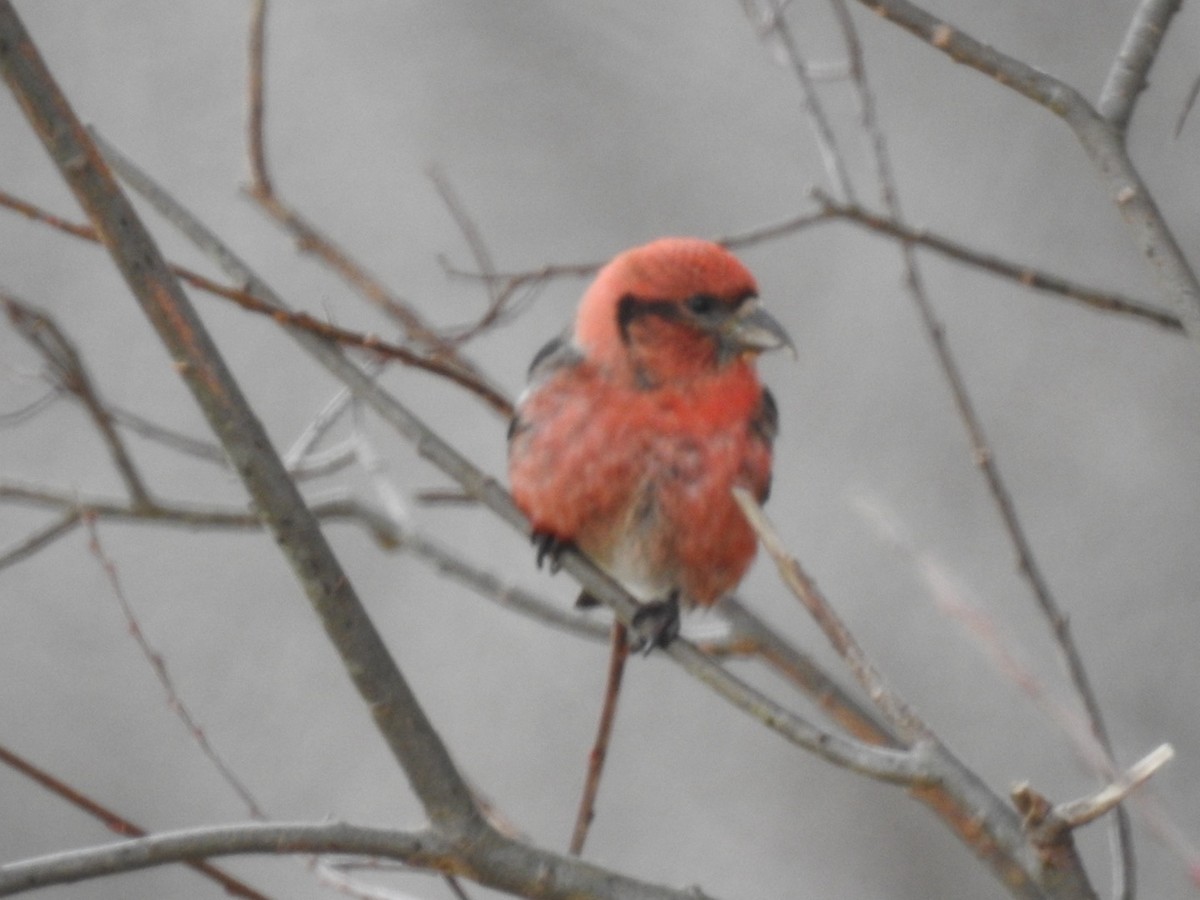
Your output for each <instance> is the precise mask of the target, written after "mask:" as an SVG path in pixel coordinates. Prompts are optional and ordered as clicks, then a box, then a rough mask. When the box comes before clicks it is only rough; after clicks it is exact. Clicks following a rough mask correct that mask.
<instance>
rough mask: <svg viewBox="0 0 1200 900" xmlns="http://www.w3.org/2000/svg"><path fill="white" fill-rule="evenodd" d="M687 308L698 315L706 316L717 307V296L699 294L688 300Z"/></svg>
mask: <svg viewBox="0 0 1200 900" xmlns="http://www.w3.org/2000/svg"><path fill="white" fill-rule="evenodd" d="M687 308H688V310H690V311H691V312H693V313H695V314H696V315H698V316H706V315H708V314H709V313H711V312H712V311H713V310H715V309H716V308H717V298H716V297H714V296H713V295H712V294H697V295H696V296H694V297H692V298H690V299H689V300H688V301H687Z"/></svg>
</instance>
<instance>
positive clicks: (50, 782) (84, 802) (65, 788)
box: [0, 744, 270, 900]
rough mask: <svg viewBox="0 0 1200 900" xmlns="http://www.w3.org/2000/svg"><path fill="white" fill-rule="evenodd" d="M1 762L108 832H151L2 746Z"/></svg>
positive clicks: (192, 863)
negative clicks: (98, 822) (102, 825)
mask: <svg viewBox="0 0 1200 900" xmlns="http://www.w3.org/2000/svg"><path fill="white" fill-rule="evenodd" d="M0 763H3V764H4V765H6V766H8V767H9V768H10V769H13V770H14V771H16V772H20V773H21V774H22V775H24V776H25V777H26V778H28V779H30V780H31V781H35V782H37V783H38V784H40V785H41V786H42V787H44V788H45V789H46V790H48V791H50V793H52V794H54V795H55V796H57V797H60V798H61V799H63V800H66V801H67V802H68V803H70V804H71V805H72V806H74V807H75V808H76V809H80V810H83V812H85V813H87V814H88V815H89V816H92V817H93V818H95V819H99V820H100V821H101V822H103V823H104V827H105V828H107V829H108V830H109V831H112V832H115V833H116V834H119V835H121V836H122V837H144V836H145V835H146V834H147V833H148V832H147V831H146V830H145V829H143V828H142V827H141V826H139V825H137V824H135V823H133V822H131V821H130V820H129V819H126V818H125V817H124V816H121V815H119V814H118V813H116V812H114V811H113V810H111V809H109V808H108V807H107V806H104V805H103V804H102V803H98V802H97V801H95V800H93V799H92V798H91V797H89V796H88V795H87V794H84V793H83V792H82V791H79V790H77V789H75V788H73V787H71V786H70V785H69V784H67V783H66V782H64V781H62V780H61V779H59V778H55V777H54V776H53V775H51V774H50V773H49V772H47V771H46V770H45V769H42V768H39V767H38V766H35V765H34V764H33V763H31V762H30V761H29V760H27V759H25V758H24V757H23V756H20V755H18V754H17V753H14V752H13V751H12V750H10V749H8V748H7V747H5V746H3V745H2V744H0ZM180 862H182V863H183V865H185V866H187V867H188V868H190V869H194V870H195V871H197V872H199V873H200V874H201V875H203V876H204V877H205V878H209V879H212V880H213V881H215V882H216V883H217V884H219V885H221V887H222V888H224V889H225V891H226V893H228V894H231V895H233V896H235V897H246V898H249V900H270V898H269V897H268V896H267V895H266V894H263V893H260V892H259V891H256V890H255V889H254V888H252V887H250V886H249V885H248V884H246V883H245V882H244V881H241V880H240V879H238V878H235V877H234V876H232V875H230V874H228V873H227V872H225V871H224V870H223V869H220V868H218V867H217V866H214V865H212V864H211V863H208V862H205V861H204V860H202V859H185V860H180Z"/></svg>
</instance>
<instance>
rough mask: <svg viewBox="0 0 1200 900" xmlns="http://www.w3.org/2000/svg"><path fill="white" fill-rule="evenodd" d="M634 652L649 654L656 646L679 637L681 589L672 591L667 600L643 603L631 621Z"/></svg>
mask: <svg viewBox="0 0 1200 900" xmlns="http://www.w3.org/2000/svg"><path fill="white" fill-rule="evenodd" d="M630 631H631V634H632V636H633V640H632V641H631V642H630V645H629V649H630V650H631V651H632V652H633V653H641V654H642V655H643V656H649V655H650V651H651V650H653V649H654V648H655V647H664V648H665V647H666V646H667V645H668V644H670V643H671V641H673V640H675V638H677V637H679V591H672V592H671V594H670V596H669V597H667V599H666V600H655V601H653V602H651V603H643V604H642V605H641V606H640V607H638V611H637V612H636V613H634V614H633V621H632V622H630Z"/></svg>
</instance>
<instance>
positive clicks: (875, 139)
mask: <svg viewBox="0 0 1200 900" xmlns="http://www.w3.org/2000/svg"><path fill="white" fill-rule="evenodd" d="M903 2H907V0H903ZM831 3H832V8H833V10H834V13H835V16H836V18H837V21H838V25H839V27H840V28H841V31H842V36H843V41H844V43H845V45H846V53H847V56H848V58H849V60H850V70H851V78H852V81H853V83H854V85H855V92H856V96H857V98H858V104H859V119H860V122H861V125H862V130H863V134H864V136H865V137H866V139H867V142H868V144H869V146H870V150H871V159H872V161H873V163H874V165H875V169H876V176H877V180H878V186H879V193H880V198H881V200H882V203H883V208H884V210H885V211H886V212H887V214H888V216H889V217H891V218H892V219H894V220H896V221H898V222H902V221H903V218H904V217H903V213H902V211H901V204H900V197H899V191H898V189H897V186H896V180H895V175H894V173H893V171H892V162H891V155H890V154H889V152H888V148H887V141H886V139H885V137H884V133H883V129H882V127H881V126H880V124H879V120H878V116H877V113H876V108H875V96H874V93H873V92H872V90H871V86H870V82H869V80H868V77H867V72H866V59H865V57H864V55H863V51H862V44H861V42H860V41H859V37H858V29H857V28H856V27H855V25H854V20H853V18H852V17H851V15H850V10H849V7H848V0H831ZM910 5H911V4H910ZM923 15H924V14H923ZM931 39H932V36H931ZM937 39H938V40H939V41H943V42H944V40H953V39H954V35H953V34H951V35H950V36H949V37H947V36H946V34H945V33H944V32H941V33H939V34H938V35H937ZM968 40H969V39H968ZM939 46H940V44H939ZM1034 74H1035V75H1037V74H1038V73H1034ZM1039 77H1040V76H1039ZM900 251H901V259H902V263H903V269H904V279H905V285H906V287H907V289H908V294H909V297H910V298H911V300H912V302H913V305H914V307H915V308H916V310H917V314H918V316H919V318H920V320H921V324H922V327H923V328H924V330H925V333H926V336H927V337H928V339H929V342H930V345H931V347H932V349H933V352H934V356H935V358H936V359H937V362H938V365H939V367H940V368H941V370H942V374H943V377H944V378H945V380H946V383H947V385H948V386H949V388H950V392H951V394H952V396H953V398H954V405H955V408H956V409H957V411H958V414H959V418H960V420H961V421H962V423H963V427H964V428H965V430H966V432H967V439H968V441H969V443H970V447H971V453H972V457H973V459H974V460H975V463H976V465H977V466H978V467H979V468H980V470H981V471H982V473H983V476H984V479H985V481H986V482H987V485H988V489H989V490H990V492H991V494H992V498H993V500H994V502H995V505H996V508H997V511H998V512H999V514H1000V518H1001V521H1002V522H1003V524H1004V527H1005V530H1006V531H1007V533H1008V536H1009V540H1010V542H1011V544H1012V546H1013V549H1014V552H1015V553H1016V557H1017V564H1018V566H1019V568H1020V571H1021V573H1022V575H1024V576H1025V579H1026V581H1027V582H1028V583H1029V586H1030V588H1031V590H1032V592H1033V595H1034V598H1035V601H1036V602H1037V605H1038V607H1039V609H1040V610H1041V611H1042V613H1043V615H1044V616H1045V617H1046V619H1047V620H1048V622H1049V623H1050V625H1051V629H1052V632H1053V635H1054V638H1055V641H1056V646H1057V647H1058V648H1059V652H1060V657H1061V658H1062V659H1063V661H1064V662H1065V664H1066V667H1067V670H1068V673H1069V675H1070V678H1071V683H1072V685H1073V686H1074V688H1075V691H1076V693H1077V694H1078V695H1079V698H1080V700H1081V702H1082V703H1083V706H1084V709H1085V711H1086V713H1087V716H1088V719H1089V721H1090V723H1091V725H1092V729H1093V731H1094V732H1095V733H1096V738H1097V740H1098V741H1099V743H1100V745H1101V746H1102V747H1103V748H1104V750H1105V752H1106V753H1108V754H1109V756H1110V757H1111V756H1112V748H1111V744H1110V742H1109V740H1108V736H1107V733H1106V730H1105V726H1104V718H1103V715H1102V713H1101V711H1100V705H1099V702H1098V701H1097V699H1096V696H1095V694H1094V692H1093V690H1092V687H1091V682H1090V680H1089V678H1088V675H1087V670H1086V668H1085V667H1084V664H1083V659H1082V657H1081V655H1080V654H1079V651H1078V649H1077V647H1076V646H1075V642H1074V639H1073V637H1072V635H1071V633H1070V630H1069V627H1068V625H1067V619H1066V616H1064V615H1063V614H1062V613H1061V611H1060V609H1059V606H1058V602H1057V600H1056V599H1055V598H1054V595H1053V594H1052V593H1051V591H1050V586H1049V584H1048V583H1047V581H1046V579H1045V577H1044V576H1043V574H1042V572H1041V569H1040V567H1039V566H1038V564H1037V561H1036V559H1035V557H1034V555H1033V548H1032V546H1031V545H1030V543H1029V540H1028V537H1027V536H1026V534H1025V530H1024V528H1023V526H1022V524H1021V521H1020V519H1019V517H1018V516H1017V511H1016V506H1015V505H1014V504H1013V501H1012V497H1011V495H1010V494H1009V491H1008V487H1007V485H1006V483H1005V482H1004V480H1003V478H1002V476H1001V474H1000V468H999V465H998V464H997V462H996V460H995V457H994V455H993V454H992V450H991V446H990V444H989V443H988V440H987V437H986V435H985V433H984V430H983V423H982V421H981V419H980V418H979V415H978V413H977V412H976V410H975V406H974V402H973V401H972V399H971V396H970V394H969V392H968V390H967V385H966V381H965V379H964V378H963V376H962V372H961V370H960V368H959V365H958V360H957V359H956V357H955V356H954V353H953V351H952V350H951V348H950V344H949V341H948V340H947V338H946V331H945V328H944V327H943V325H942V323H941V321H940V320H939V319H938V316H937V313H936V311H935V310H934V308H933V303H932V301H931V300H930V297H929V295H928V292H927V291H926V289H925V283H924V278H923V276H922V274H921V269H920V267H919V265H918V261H917V259H916V255H915V252H914V250H913V246H912V245H911V244H908V243H902V244H901V245H900ZM1113 833H1114V844H1115V846H1116V852H1115V853H1114V859H1115V862H1114V869H1115V872H1114V875H1115V883H1116V884H1117V885H1118V894H1122V893H1124V887H1123V886H1124V885H1126V884H1128V885H1132V880H1133V866H1134V858H1133V848H1132V837H1131V834H1130V828H1129V819H1128V816H1127V815H1125V813H1124V812H1123V811H1118V813H1117V816H1116V818H1115V819H1114V826H1113ZM1069 857H1070V858H1069V860H1068V861H1071V862H1076V861H1077V860H1076V858H1075V857H1074V855H1073V852H1072V853H1071V854H1069ZM1071 871H1072V873H1073V874H1074V875H1075V877H1076V878H1077V879H1078V880H1079V881H1080V882H1081V884H1082V885H1083V887H1085V888H1086V889H1087V890H1089V891H1090V890H1091V887H1090V885H1087V884H1086V880H1087V879H1086V875H1085V873H1084V870H1083V868H1082V866H1079V867H1077V868H1075V869H1072V870H1071ZM1130 890H1132V889H1131V888H1130Z"/></svg>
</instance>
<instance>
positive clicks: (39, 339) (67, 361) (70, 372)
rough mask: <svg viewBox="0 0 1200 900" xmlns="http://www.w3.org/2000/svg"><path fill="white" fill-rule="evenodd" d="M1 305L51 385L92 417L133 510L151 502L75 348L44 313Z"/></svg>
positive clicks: (5, 300) (3, 297)
mask: <svg viewBox="0 0 1200 900" xmlns="http://www.w3.org/2000/svg"><path fill="white" fill-rule="evenodd" d="M0 305H2V306H4V308H5V310H6V311H7V313H8V319H9V321H10V322H12V324H13V326H14V327H15V328H16V329H17V332H18V333H19V334H20V335H21V336H22V337H23V338H25V340H27V341H28V342H29V343H30V344H31V345H32V346H33V347H34V349H36V350H37V351H38V353H40V354H41V356H42V359H44V360H45V361H46V365H47V367H48V368H49V370H50V372H51V373H53V379H54V383H55V384H56V385H58V386H60V387H61V388H62V389H63V390H65V391H68V392H69V393H71V394H73V395H74V396H75V397H76V398H77V399H78V400H79V402H80V403H82V404H83V407H84V409H86V410H87V411H88V414H89V415H90V416H91V417H92V422H93V423H94V424H95V425H96V429H97V430H98V431H99V432H100V436H101V437H102V438H103V439H104V443H105V445H106V446H107V447H108V452H109V454H110V455H111V456H112V459H113V463H114V464H115V465H116V468H117V472H118V473H119V474H120V476H121V480H122V481H124V482H125V489H126V490H128V491H129V497H130V499H131V500H132V501H133V505H134V506H142V505H145V504H147V503H149V502H150V493H149V491H147V489H146V485H145V484H144V483H143V481H142V476H141V474H140V473H139V472H138V469H137V466H136V465H135V464H134V462H133V457H132V456H130V455H129V451H128V450H127V449H126V448H125V442H124V441H122V440H121V436H120V435H119V434H117V430H116V429H115V428H114V427H113V422H112V416H110V415H109V413H108V410H107V409H106V408H105V406H104V404H103V402H101V400H100V396H99V394H97V392H96V389H95V387H94V386H93V385H92V380H91V378H90V377H89V376H88V373H87V369H85V368H84V365H83V360H82V359H81V358H80V356H79V352H78V351H77V350H76V349H75V345H74V344H72V343H71V341H70V340H68V339H67V336H66V335H65V334H63V332H62V331H61V330H60V329H59V327H58V326H57V325H56V324H55V323H54V320H53V319H51V318H50V317H49V316H47V315H46V314H45V313H42V312H39V311H37V310H35V309H33V308H32V307H29V306H26V305H25V304H23V303H21V302H20V301H18V300H17V299H16V298H15V297H12V296H10V295H8V294H5V293H2V292H0Z"/></svg>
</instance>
